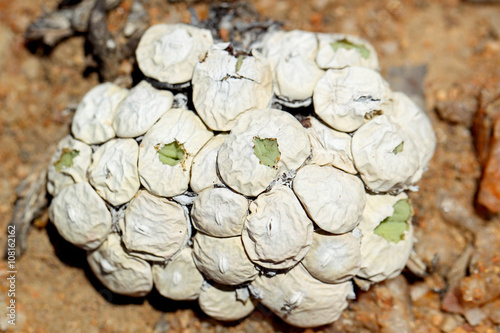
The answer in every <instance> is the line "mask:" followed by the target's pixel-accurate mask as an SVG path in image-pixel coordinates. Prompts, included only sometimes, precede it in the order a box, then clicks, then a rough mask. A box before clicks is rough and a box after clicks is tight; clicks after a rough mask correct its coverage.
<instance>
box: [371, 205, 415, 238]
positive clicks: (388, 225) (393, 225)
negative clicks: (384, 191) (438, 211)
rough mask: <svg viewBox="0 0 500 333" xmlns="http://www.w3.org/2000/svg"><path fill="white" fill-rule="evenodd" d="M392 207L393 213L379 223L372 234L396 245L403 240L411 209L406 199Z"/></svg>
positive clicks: (411, 214)
mask: <svg viewBox="0 0 500 333" xmlns="http://www.w3.org/2000/svg"><path fill="white" fill-rule="evenodd" d="M393 207H394V213H393V214H392V215H391V216H389V217H387V218H386V219H384V220H383V221H382V222H380V224H379V225H378V226H377V227H376V228H375V230H374V232H375V234H376V235H379V236H380V237H382V238H384V239H385V240H387V241H389V242H393V243H397V242H399V241H401V240H403V239H404V232H405V231H407V230H408V224H409V220H410V218H411V217H412V216H413V209H412V207H411V204H410V202H409V201H408V200H407V199H402V200H399V201H398V202H396V203H395V204H394V206H393Z"/></svg>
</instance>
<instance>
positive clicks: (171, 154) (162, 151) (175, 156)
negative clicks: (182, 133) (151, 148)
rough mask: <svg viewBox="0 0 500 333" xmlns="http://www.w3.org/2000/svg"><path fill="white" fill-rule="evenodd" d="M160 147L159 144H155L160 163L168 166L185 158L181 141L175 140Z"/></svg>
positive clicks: (181, 161)
mask: <svg viewBox="0 0 500 333" xmlns="http://www.w3.org/2000/svg"><path fill="white" fill-rule="evenodd" d="M160 147H161V145H160V144H157V145H156V146H155V148H156V151H157V152H158V158H159V159H160V162H161V163H163V164H168V165H170V166H174V165H177V164H179V163H184V160H185V159H186V150H185V149H184V145H183V144H182V143H179V142H178V141H177V140H175V141H172V142H170V143H167V144H165V145H163V147H161V148H160Z"/></svg>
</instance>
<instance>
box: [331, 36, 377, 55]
mask: <svg viewBox="0 0 500 333" xmlns="http://www.w3.org/2000/svg"><path fill="white" fill-rule="evenodd" d="M330 46H331V47H332V49H333V50H334V51H335V52H337V50H338V49H340V48H344V49H347V50H352V49H355V50H356V51H358V53H359V54H360V55H361V56H362V57H363V58H365V59H368V57H369V56H370V50H368V48H367V47H366V46H364V45H362V44H355V43H351V42H350V41H348V40H347V39H345V38H344V39H341V40H338V41H336V42H334V43H330Z"/></svg>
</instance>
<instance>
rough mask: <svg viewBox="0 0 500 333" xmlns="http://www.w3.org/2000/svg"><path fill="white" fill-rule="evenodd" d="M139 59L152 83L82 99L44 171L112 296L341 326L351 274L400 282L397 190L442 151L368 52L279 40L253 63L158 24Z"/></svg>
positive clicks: (341, 42) (259, 50) (332, 39)
mask: <svg viewBox="0 0 500 333" xmlns="http://www.w3.org/2000/svg"><path fill="white" fill-rule="evenodd" d="M136 55H137V60H138V65H139V67H140V69H141V71H142V72H143V73H144V75H145V76H146V78H147V79H145V80H143V81H141V82H140V83H139V84H137V85H136V86H135V87H133V88H132V89H130V90H128V89H124V88H120V87H118V86H116V85H114V84H112V83H104V84H100V85H98V86H97V87H95V88H94V89H92V90H91V91H90V92H89V93H88V94H87V95H86V96H85V97H84V98H83V100H82V102H81V103H80V104H79V106H78V108H77V111H76V114H75V116H74V119H73V123H72V128H71V130H72V133H71V135H69V136H67V137H66V138H64V139H63V140H61V142H60V143H59V145H58V148H57V151H56V152H55V154H54V155H53V158H52V161H51V165H50V167H49V173H48V179H49V182H48V191H49V192H50V194H51V195H52V196H53V197H54V198H53V201H52V204H51V206H50V215H51V220H52V221H53V223H54V224H55V226H56V227H57V230H58V231H59V233H60V234H61V236H62V237H64V238H65V239H66V240H68V241H69V242H71V243H73V244H75V245H76V246H79V247H81V248H83V249H85V250H87V251H88V262H89V265H90V267H91V268H92V270H93V272H94V273H95V274H96V276H97V277H98V278H99V279H100V281H101V282H102V283H103V284H104V285H105V286H106V287H108V288H109V289H110V290H112V291H114V292H116V293H120V294H125V295H131V296H143V295H146V294H147V293H149V292H150V291H151V290H152V288H153V285H154V286H155V288H156V289H157V290H158V292H159V293H160V294H161V295H163V296H165V297H167V298H170V299H174V300H195V299H198V301H199V305H200V307H201V309H202V310H203V311H204V312H206V313H207V314H208V315H210V316H212V317H214V318H216V319H219V320H237V319H240V318H243V317H245V316H247V315H248V314H249V313H251V312H252V311H253V309H254V308H255V305H256V304H257V302H261V303H262V304H264V305H265V306H266V307H268V308H269V309H271V310H272V311H273V312H274V313H276V314H277V315H278V316H280V317H281V318H283V319H284V320H285V321H286V322H288V323H290V324H292V325H296V326H300V327H312V326H318V325H323V324H327V323H330V322H333V321H334V320H336V319H337V318H338V317H339V316H340V314H341V313H342V311H343V310H344V309H345V308H346V307H347V304H348V303H347V299H349V298H354V297H355V295H354V292H353V279H357V280H358V281H365V282H366V283H375V282H379V281H382V280H384V279H387V278H392V277H395V276H397V275H398V274H399V273H400V272H401V270H402V269H403V267H404V266H405V264H406V261H407V259H408V257H409V254H410V251H411V249H412V244H413V229H412V225H411V217H412V214H413V211H412V208H411V204H410V202H409V200H408V197H407V195H406V193H405V190H408V189H412V188H414V184H415V182H417V181H418V180H419V179H420V177H421V175H422V172H423V171H424V170H425V168H426V167H427V164H428V162H429V159H430V158H431V156H432V154H433V152H434V148H435V143H436V139H435V136H434V133H433V130H432V127H431V123H430V121H429V119H428V118H427V116H426V114H425V113H424V112H423V111H422V110H421V109H420V108H419V107H418V106H416V105H415V104H414V103H413V102H412V101H411V100H410V99H409V98H408V97H407V96H406V95H404V94H403V93H398V92H393V91H391V90H390V88H389V86H388V84H387V83H386V82H385V81H384V79H383V78H382V77H381V76H380V74H379V73H378V71H377V70H378V61H377V56H376V53H375V50H374V49H373V47H372V46H371V45H370V44H368V43H367V42H366V41H365V40H362V39H359V38H356V37H354V36H348V35H341V34H314V33H311V32H304V31H298V30H296V31H289V32H285V31H271V32H268V33H267V34H266V35H265V37H264V38H263V39H262V40H260V41H259V42H258V43H257V44H255V46H254V48H253V49H252V50H251V51H245V50H235V49H234V48H233V47H232V46H231V45H230V44H229V43H214V40H213V38H212V36H211V34H210V32H209V31H208V30H203V29H200V28H196V27H193V26H188V25H184V24H174V25H167V24H160V25H156V26H153V27H151V28H150V29H149V30H148V31H146V33H145V34H144V36H143V37H142V39H141V42H140V43H139V46H138V49H137V52H136ZM173 92H176V95H174V93H173ZM311 104H312V106H313V108H311V107H309V108H305V107H306V106H308V105H311ZM189 107H190V108H192V109H194V110H188V108H189ZM284 109H288V110H291V111H292V112H287V111H284ZM304 110H306V111H304ZM307 110H308V111H307ZM304 112H309V113H310V114H309V115H304ZM294 114H295V115H294Z"/></svg>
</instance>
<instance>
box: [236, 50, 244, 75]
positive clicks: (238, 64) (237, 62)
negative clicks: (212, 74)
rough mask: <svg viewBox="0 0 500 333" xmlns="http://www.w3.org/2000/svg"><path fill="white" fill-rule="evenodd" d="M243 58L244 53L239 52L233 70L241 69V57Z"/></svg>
mask: <svg viewBox="0 0 500 333" xmlns="http://www.w3.org/2000/svg"><path fill="white" fill-rule="evenodd" d="M244 58H245V56H244V55H242V54H240V55H239V56H238V61H236V68H235V72H238V71H239V70H240V69H241V66H242V65H243V59H244Z"/></svg>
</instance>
